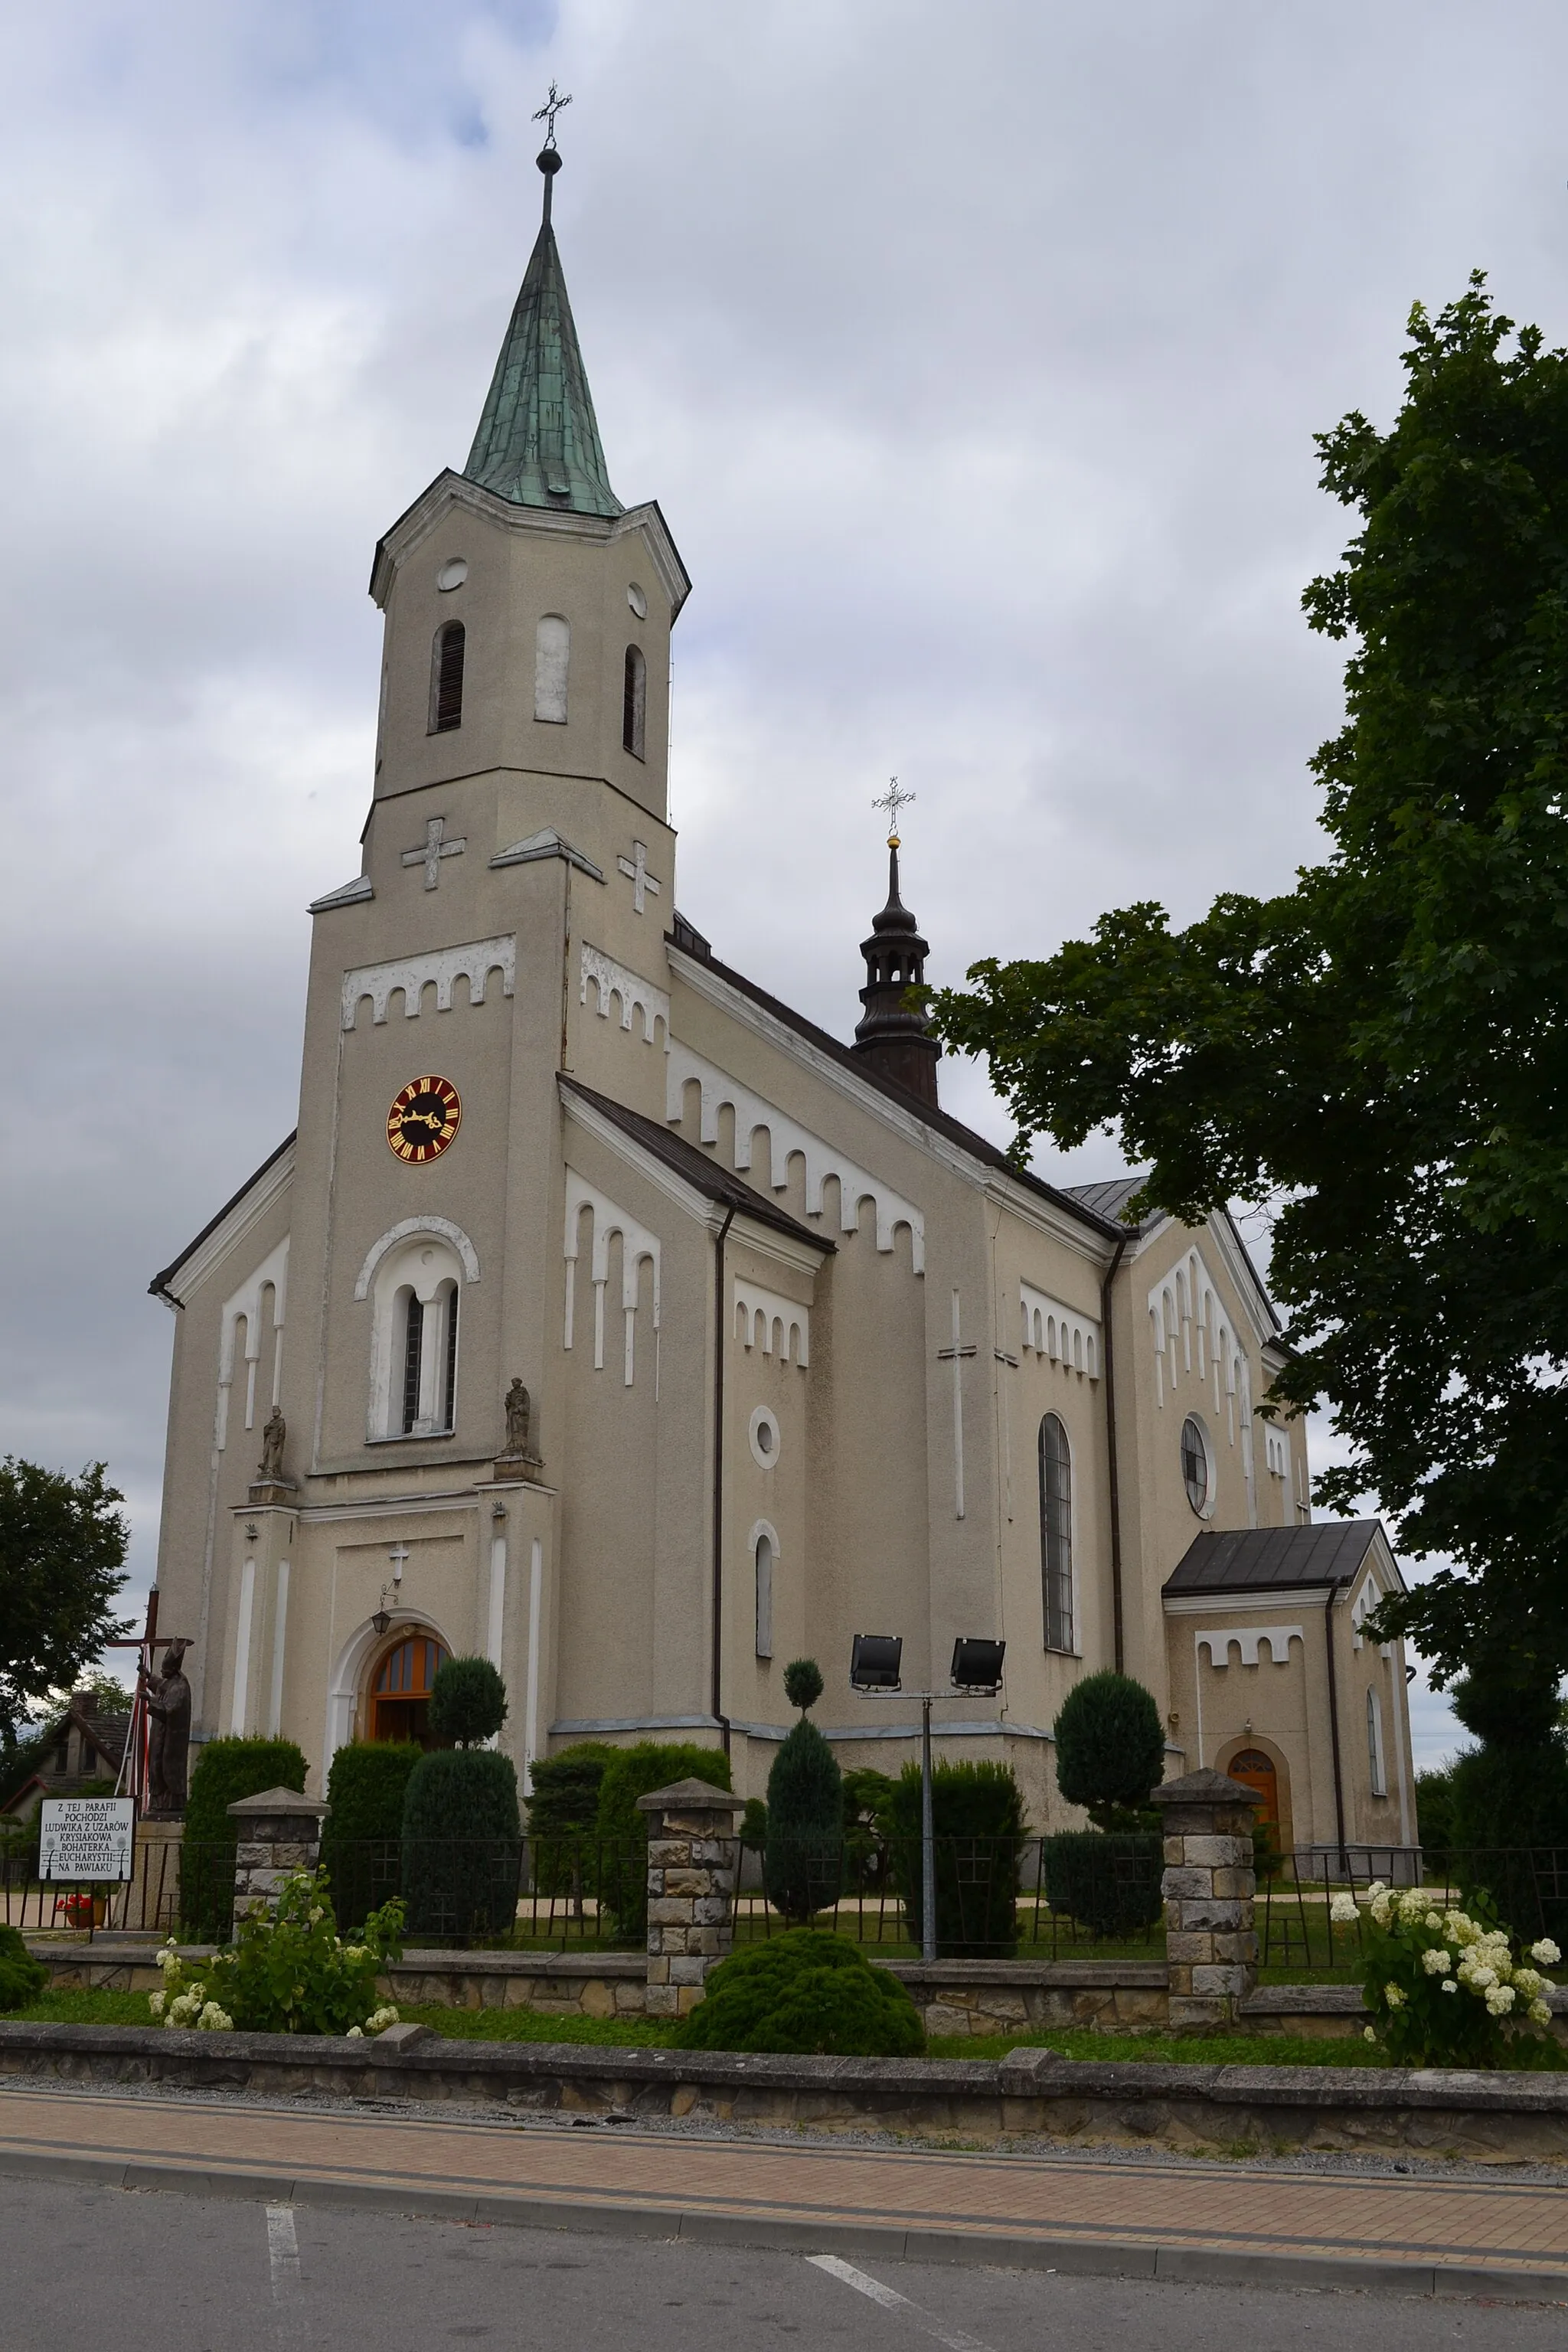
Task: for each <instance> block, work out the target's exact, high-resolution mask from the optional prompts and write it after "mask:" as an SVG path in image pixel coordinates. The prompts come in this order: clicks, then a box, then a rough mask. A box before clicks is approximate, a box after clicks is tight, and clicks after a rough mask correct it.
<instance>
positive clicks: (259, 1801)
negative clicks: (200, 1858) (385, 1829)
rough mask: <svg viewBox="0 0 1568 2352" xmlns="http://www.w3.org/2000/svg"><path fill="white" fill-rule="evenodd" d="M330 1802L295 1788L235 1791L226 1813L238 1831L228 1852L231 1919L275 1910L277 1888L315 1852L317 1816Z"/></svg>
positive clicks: (309, 1865)
mask: <svg viewBox="0 0 1568 2352" xmlns="http://www.w3.org/2000/svg"><path fill="white" fill-rule="evenodd" d="M228 1811H229V1818H230V1820H231V1821H232V1822H234V1823H235V1824H236V1827H237V1830H238V1832H239V1843H238V1844H237V1846H236V1848H235V1855H234V1924H235V1926H236V1927H238V1925H239V1923H240V1921H241V1920H242V1919H249V1918H252V1917H255V1916H259V1915H260V1914H263V1913H266V1912H269V1911H276V1910H277V1908H278V1889H279V1887H280V1886H281V1885H282V1884H283V1881H284V1880H285V1879H286V1878H289V1877H291V1876H292V1875H293V1874H294V1872H295V1871H297V1870H314V1869H315V1867H316V1864H318V1862H320V1860H321V1822H322V1820H323V1818H324V1817H325V1815H326V1814H328V1813H330V1812H331V1806H330V1805H329V1804H328V1803H327V1801H326V1800H325V1799H324V1798H322V1797H302V1796H301V1795H300V1791H299V1790H298V1789H264V1790H262V1791H261V1794H260V1795H259V1796H258V1797H241V1798H240V1800H239V1801H238V1803H237V1804H234V1805H230V1807H229V1809H228Z"/></svg>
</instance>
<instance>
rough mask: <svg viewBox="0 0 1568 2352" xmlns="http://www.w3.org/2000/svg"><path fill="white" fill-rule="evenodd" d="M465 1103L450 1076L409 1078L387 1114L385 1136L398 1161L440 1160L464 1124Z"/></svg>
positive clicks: (416, 1162)
mask: <svg viewBox="0 0 1568 2352" xmlns="http://www.w3.org/2000/svg"><path fill="white" fill-rule="evenodd" d="M462 1117H463V1106H462V1104H461V1103H460V1102H459V1101H458V1089H457V1087H455V1086H454V1085H453V1084H452V1081H451V1079H450V1078H410V1079H409V1081H408V1084H407V1085H406V1086H405V1087H404V1089H403V1092H402V1093H401V1094H400V1095H399V1096H398V1097H397V1099H396V1101H395V1103H394V1104H393V1106H392V1108H391V1109H390V1110H389V1111H388V1112H387V1114H386V1139H387V1141H388V1143H390V1144H391V1146H392V1148H393V1150H394V1151H395V1152H396V1154H397V1156H398V1158H399V1160H411V1161H413V1162H414V1163H415V1164H416V1165H417V1164H418V1163H420V1162H421V1161H423V1160H438V1159H439V1158H440V1156H441V1154H442V1152H443V1151H445V1150H446V1149H447V1145H448V1144H449V1143H450V1142H452V1141H453V1140H454V1139H455V1138H456V1136H457V1132H458V1127H459V1125H460V1124H461V1121H462Z"/></svg>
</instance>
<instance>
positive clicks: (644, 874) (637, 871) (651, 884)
mask: <svg viewBox="0 0 1568 2352" xmlns="http://www.w3.org/2000/svg"><path fill="white" fill-rule="evenodd" d="M632 852H633V856H635V857H636V859H637V863H636V865H635V866H634V865H633V863H632V859H631V858H630V857H617V858H616V865H617V866H619V867H620V869H621V872H622V873H623V874H624V875H625V876H626V880H627V881H628V882H629V883H630V884H631V885H632V905H633V906H634V907H635V908H637V913H638V914H639V915H640V914H642V913H643V912H644V911H645V910H644V907H643V893H644V891H645V890H651V891H652V892H653V895H654V897H655V898H658V894H659V889H660V887H661V885H660V884H658V882H656V881H655V880H654V877H653V876H652V875H651V874H650V873H649V872H648V870H647V842H646V841H634V842H633V844H632Z"/></svg>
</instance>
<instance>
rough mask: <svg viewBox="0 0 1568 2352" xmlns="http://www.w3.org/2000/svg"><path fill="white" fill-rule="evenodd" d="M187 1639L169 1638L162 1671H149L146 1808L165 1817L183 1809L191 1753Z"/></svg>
mask: <svg viewBox="0 0 1568 2352" xmlns="http://www.w3.org/2000/svg"><path fill="white" fill-rule="evenodd" d="M190 1646H191V1645H190V1643H188V1642H171V1643H170V1644H169V1646H168V1648H167V1649H166V1650H165V1651H164V1653H163V1673H162V1674H161V1675H148V1676H147V1677H146V1678H145V1681H146V1694H147V1715H148V1718H149V1725H148V1739H147V1811H148V1812H149V1813H150V1814H153V1815H161V1816H162V1817H163V1819H164V1820H165V1821H167V1820H171V1819H176V1818H177V1817H178V1816H179V1815H180V1814H181V1813H183V1812H184V1810H185V1780H186V1773H187V1769H188V1766H189V1762H190V1754H191V1686H190V1684H189V1683H188V1682H187V1681H186V1680H185V1675H184V1655H185V1652H186V1651H187V1650H188V1649H189V1648H190Z"/></svg>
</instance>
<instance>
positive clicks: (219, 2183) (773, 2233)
mask: <svg viewBox="0 0 1568 2352" xmlns="http://www.w3.org/2000/svg"><path fill="white" fill-rule="evenodd" d="M0 2178H5V2179H34V2180H58V2181H62V2182H67V2183H75V2184H77V2185H79V2186H81V2187H84V2188H85V2187H93V2188H103V2189H139V2190H143V2191H148V2190H151V2191H154V2192H160V2193H162V2194H164V2195H174V2196H184V2197H235V2198H240V2199H244V2200H249V2201H252V2202H256V2203H264V2204H272V2205H330V2206H335V2207H337V2208H339V2209H340V2210H345V2209H346V2210H351V2211H355V2210H357V2211H360V2212H370V2213H397V2214H404V2215H407V2216H409V2217H410V2218H423V2219H428V2220H431V2221H462V2222H469V2223H475V2222H481V2223H488V2224H489V2225H490V2226H491V2227H493V2228H499V2229H514V2230H561V2231H565V2230H579V2231H589V2232H591V2233H593V2234H594V2235H595V2236H600V2235H602V2236H612V2237H633V2238H664V2239H679V2240H682V2241H684V2242H688V2243H689V2244H692V2245H721V2246H755V2247H759V2248H767V2249H770V2250H773V2251H776V2252H788V2253H837V2254H840V2255H844V2256H853V2255H859V2256H862V2257H864V2258H865V2259H867V2260H868V2261H871V2262H877V2263H952V2264H955V2265H962V2266H964V2267H984V2268H986V2269H991V2270H1032V2271H1057V2272H1060V2273H1063V2274H1064V2275H1069V2276H1073V2277H1079V2278H1141V2279H1162V2280H1168V2281H1170V2282H1172V2283H1173V2284H1187V2285H1196V2284H1202V2285H1209V2286H1254V2287H1257V2286H1263V2287H1276V2288H1304V2287H1306V2288H1317V2289H1327V2290H1347V2289H1348V2290H1350V2291H1352V2292H1353V2293H1357V2294H1398V2295H1413V2296H1421V2297H1426V2298H1428V2299H1431V2300H1442V2301H1457V2300H1464V2301H1471V2300H1477V2299H1483V2298H1484V2299H1486V2300H1490V2301H1499V2302H1509V2303H1548V2304H1557V2305H1568V2272H1561V2271H1536V2270H1528V2269H1526V2268H1524V2267H1523V2266H1522V2265H1521V2266H1519V2267H1517V2268H1516V2267H1512V2266H1509V2265H1504V2264H1491V2263H1465V2264H1459V2263H1455V2264H1454V2265H1452V2266H1451V2267H1450V2266H1448V2265H1446V2264H1443V2263H1436V2264H1434V2263H1402V2262H1391V2261H1388V2260H1387V2259H1385V2258H1379V2257H1375V2256H1369V2257H1367V2258H1366V2259H1365V2260H1361V2259H1359V2258H1357V2257H1355V2256H1352V2255H1336V2254H1280V2253H1269V2252H1265V2251H1263V2250H1261V2249H1258V2250H1254V2249H1237V2250H1234V2251H1232V2250H1228V2249H1225V2248H1214V2247H1200V2246H1173V2245H1166V2244H1164V2243H1163V2242H1160V2241H1159V2240H1157V2239H1155V2240H1149V2241H1144V2242H1131V2243H1129V2242H1118V2243H1110V2242H1097V2241H1096V2240H1094V2239H1092V2238H1061V2239H1049V2238H1038V2237H1026V2236H1019V2235H1016V2234H1012V2233H1008V2232H1006V2231H996V2232H994V2233H992V2232H990V2231H976V2230H957V2229H955V2230H933V2229H931V2228H923V2229H918V2230H905V2229H900V2228H896V2227H895V2228H887V2229H881V2228H878V2227H877V2226H876V2225H874V2224H871V2223H867V2222H863V2221H832V2220H817V2219H816V2218H815V2217H814V2218H813V2219H811V2220H809V2221H768V2220H765V2219H763V2218H761V2217H759V2216H755V2215H752V2214H745V2213H733V2214H731V2213H714V2212H708V2211H695V2212H694V2211H689V2210H686V2209H684V2208H670V2207H667V2206H659V2205H655V2204H645V2203H639V2202H638V2200H637V2199H636V2198H635V2197H628V2198H626V2199H624V2200H617V2201H616V2203H614V2204H608V2203H602V2202H598V2201H596V2200H593V2199H589V2198H577V2197H571V2196H562V2197H531V2196H525V2195H518V2196H515V2197H508V2196H498V2195H495V2194H494V2193H490V2194H488V2195H486V2194H479V2193H477V2192H474V2191H470V2190H464V2189H430V2188H426V2187H423V2186H421V2187H417V2188H416V2187H412V2186H411V2187H409V2188H406V2189H403V2188H398V2187H395V2186H392V2187H389V2186H387V2185H385V2184H384V2183H382V2182H369V2181H353V2180H334V2179H330V2178H326V2177H322V2176H319V2175H314V2174H310V2173H300V2174H289V2173H281V2172H277V2171H264V2170H262V2169H260V2168H257V2169H255V2170H251V2169H247V2168H244V2167H240V2166H223V2167H219V2168H205V2167H203V2166H198V2165H190V2164H181V2163H178V2162H172V2163H167V2164H163V2163H158V2162H156V2161H154V2160H151V2159H146V2158H142V2159H133V2160H128V2159H125V2158H115V2157H97V2156H87V2155H83V2156H65V2155H61V2154H59V2153H58V2151H53V2150H51V2151H50V2152H48V2153H47V2154H44V2153H39V2154H38V2155H37V2156H35V2155H33V2154H31V2153H30V2152H28V2151H26V2150H24V2149H17V2148H0Z"/></svg>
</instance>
